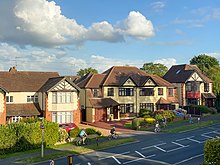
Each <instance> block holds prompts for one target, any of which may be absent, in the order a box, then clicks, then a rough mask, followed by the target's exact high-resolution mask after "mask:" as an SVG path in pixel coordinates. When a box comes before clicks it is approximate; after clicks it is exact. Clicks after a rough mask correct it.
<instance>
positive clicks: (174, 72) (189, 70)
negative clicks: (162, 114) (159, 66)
mask: <svg viewBox="0 0 220 165" xmlns="http://www.w3.org/2000/svg"><path fill="white" fill-rule="evenodd" d="M194 72H196V73H197V74H198V75H199V76H200V77H201V78H202V79H203V81H205V82H208V83H209V82H212V80H210V79H209V78H208V77H207V76H206V75H205V74H204V73H202V71H201V70H200V69H199V68H198V67H197V66H196V65H188V64H183V65H173V66H172V67H171V68H170V69H169V70H168V72H167V73H166V74H165V75H164V76H163V78H164V79H165V80H167V81H169V82H171V83H185V82H186V81H187V80H188V79H189V78H190V77H191V75H192V74H193V73H194Z"/></svg>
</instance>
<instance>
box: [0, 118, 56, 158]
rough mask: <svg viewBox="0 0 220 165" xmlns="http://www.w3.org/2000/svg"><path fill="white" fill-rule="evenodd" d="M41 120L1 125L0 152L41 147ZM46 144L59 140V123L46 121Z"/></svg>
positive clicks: (52, 143) (49, 144)
mask: <svg viewBox="0 0 220 165" xmlns="http://www.w3.org/2000/svg"><path fill="white" fill-rule="evenodd" d="M40 124H41V122H39V121H38V122H30V123H24V122H18V123H13V124H8V125H4V126H3V125H1V126H0V154H4V153H10V152H18V151H26V150H30V149H36V148H40V146H41V143H42V130H41V129H40ZM44 124H45V129H44V146H51V145H54V144H55V143H56V142H58V140H59V126H58V124H57V123H52V122H47V121H45V123H44Z"/></svg>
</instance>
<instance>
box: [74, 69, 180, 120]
mask: <svg viewBox="0 0 220 165" xmlns="http://www.w3.org/2000/svg"><path fill="white" fill-rule="evenodd" d="M76 84H77V85H78V86H79V87H80V88H81V91H80V100H81V101H80V102H81V109H82V112H83V117H82V119H83V120H84V121H88V122H95V121H109V120H120V119H124V118H133V117H135V116H138V113H139V111H140V109H143V108H148V109H150V110H151V111H154V110H157V109H164V110H168V109H176V108H178V100H177V98H176V94H175V87H174V86H173V85H172V84H171V83H169V82H168V81H166V80H164V79H162V78H161V77H159V76H156V75H150V74H148V73H146V72H144V71H143V70H140V69H138V68H136V67H133V66H113V67H111V68H110V69H108V70H106V71H105V72H103V73H102V74H87V75H85V76H83V77H82V78H80V79H78V80H77V81H76Z"/></svg>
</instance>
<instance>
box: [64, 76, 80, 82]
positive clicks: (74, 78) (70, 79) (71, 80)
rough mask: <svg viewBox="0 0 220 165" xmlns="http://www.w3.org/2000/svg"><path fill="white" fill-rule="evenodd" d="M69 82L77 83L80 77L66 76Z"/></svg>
mask: <svg viewBox="0 0 220 165" xmlns="http://www.w3.org/2000/svg"><path fill="white" fill-rule="evenodd" d="M65 77H66V79H67V80H69V81H70V82H73V83H74V82H76V81H77V80H78V79H79V78H80V76H65Z"/></svg>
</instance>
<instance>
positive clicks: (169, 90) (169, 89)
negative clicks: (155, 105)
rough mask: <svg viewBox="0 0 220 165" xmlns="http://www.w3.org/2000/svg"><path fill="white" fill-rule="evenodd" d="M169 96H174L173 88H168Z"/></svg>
mask: <svg viewBox="0 0 220 165" xmlns="http://www.w3.org/2000/svg"><path fill="white" fill-rule="evenodd" d="M168 96H169V97H172V96H174V93H173V88H168Z"/></svg>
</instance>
